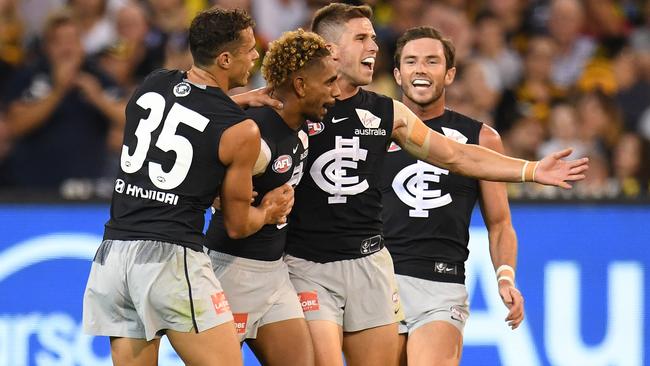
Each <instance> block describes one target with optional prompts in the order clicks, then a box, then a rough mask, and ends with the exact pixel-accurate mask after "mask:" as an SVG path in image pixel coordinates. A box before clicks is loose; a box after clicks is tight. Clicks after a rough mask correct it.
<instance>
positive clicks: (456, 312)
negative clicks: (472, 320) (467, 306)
mask: <svg viewBox="0 0 650 366" xmlns="http://www.w3.org/2000/svg"><path fill="white" fill-rule="evenodd" d="M449 311H451V318H452V319H453V320H455V321H458V322H461V323H465V314H464V313H463V312H462V311H461V310H460V309H458V307H457V306H456V305H452V306H451V307H450V308H449Z"/></svg>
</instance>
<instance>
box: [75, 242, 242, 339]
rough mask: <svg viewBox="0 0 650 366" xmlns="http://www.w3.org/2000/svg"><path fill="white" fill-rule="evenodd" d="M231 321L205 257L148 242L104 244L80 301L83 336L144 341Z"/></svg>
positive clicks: (202, 254) (220, 291)
mask: <svg viewBox="0 0 650 366" xmlns="http://www.w3.org/2000/svg"><path fill="white" fill-rule="evenodd" d="M232 320H233V318H232V313H231V312H230V306H229V304H228V301H227V300H226V297H225V294H224V292H223V290H222V289H221V286H220V284H219V281H218V280H217V278H216V277H215V276H214V272H213V271H212V266H211V264H210V258H209V257H208V256H207V255H206V254H205V253H203V252H197V251H194V250H191V249H187V248H185V247H182V246H180V245H176V244H170V243H165V242H160V241H148V240H134V241H121V240H105V241H103V242H102V244H101V245H100V247H99V249H98V250H97V254H96V255H95V259H94V260H93V264H92V268H91V270H90V276H89V278H88V284H87V285H86V292H85V294H84V299H83V329H84V331H85V332H86V333H88V334H91V335H102V336H112V337H128V338H138V339H146V340H148V341H149V340H152V339H154V338H158V337H160V336H161V335H163V334H164V333H165V330H167V329H171V330H175V331H178V332H190V331H196V332H201V331H204V330H207V329H210V328H212V327H215V326H217V325H220V324H223V323H226V322H229V321H232Z"/></svg>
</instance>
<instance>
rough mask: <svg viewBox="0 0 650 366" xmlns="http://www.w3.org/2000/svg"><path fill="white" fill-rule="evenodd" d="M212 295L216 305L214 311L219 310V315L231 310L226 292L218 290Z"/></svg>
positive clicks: (213, 302)
mask: <svg viewBox="0 0 650 366" xmlns="http://www.w3.org/2000/svg"><path fill="white" fill-rule="evenodd" d="M211 297H212V304H213V305H214V311H216V312H217V315H220V314H223V313H226V312H229V311H230V304H229V303H228V300H227V299H226V294H224V293H223V291H221V292H217V293H216V294H214V295H212V296H211Z"/></svg>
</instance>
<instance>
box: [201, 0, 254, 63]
mask: <svg viewBox="0 0 650 366" xmlns="http://www.w3.org/2000/svg"><path fill="white" fill-rule="evenodd" d="M254 26H255V22H254V21H253V19H252V18H251V17H250V16H249V15H248V13H246V11H245V10H241V9H234V10H229V9H221V8H212V9H209V10H206V11H203V12H201V13H199V14H198V15H197V16H196V17H195V18H194V19H193V20H192V24H191V25H190V32H189V33H190V34H189V43H190V52H191V53H192V57H193V58H194V63H195V64H196V65H199V66H208V65H212V63H214V59H215V58H216V57H217V55H219V54H220V53H221V52H223V51H225V50H230V51H232V50H233V49H234V47H233V46H234V45H235V44H236V43H237V41H238V40H239V38H240V36H241V31H243V30H244V29H246V28H249V27H251V28H252V27H254Z"/></svg>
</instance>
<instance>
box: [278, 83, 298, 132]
mask: <svg viewBox="0 0 650 366" xmlns="http://www.w3.org/2000/svg"><path fill="white" fill-rule="evenodd" d="M271 96H272V97H273V98H275V99H278V100H280V101H281V102H282V104H283V105H284V108H282V109H276V110H275V111H276V112H277V113H278V114H279V115H280V117H282V120H284V123H285V124H286V125H287V126H289V128H290V129H292V130H298V129H300V127H302V125H303V124H304V123H305V117H304V116H303V114H302V113H301V112H300V106H299V104H298V100H296V98H295V97H294V96H293V95H291V94H290V93H289V92H287V91H285V90H274V91H273V92H272V94H271Z"/></svg>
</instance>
